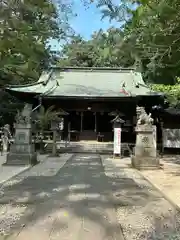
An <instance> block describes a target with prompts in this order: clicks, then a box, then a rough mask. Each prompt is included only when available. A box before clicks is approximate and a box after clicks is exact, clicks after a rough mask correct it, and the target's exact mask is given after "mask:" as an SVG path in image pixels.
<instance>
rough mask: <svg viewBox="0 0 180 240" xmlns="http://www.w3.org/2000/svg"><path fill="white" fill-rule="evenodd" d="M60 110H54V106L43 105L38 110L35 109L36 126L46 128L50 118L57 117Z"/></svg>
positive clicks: (41, 128)
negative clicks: (46, 106)
mask: <svg viewBox="0 0 180 240" xmlns="http://www.w3.org/2000/svg"><path fill="white" fill-rule="evenodd" d="M60 113H61V112H60V111H56V110H55V106H50V107H49V108H47V109H45V107H44V106H41V107H40V110H39V111H37V113H36V117H35V120H36V122H37V126H38V128H39V129H40V130H41V131H43V130H46V129H47V128H48V126H49V124H50V122H51V121H52V120H55V119H57V118H58V115H59V114H60Z"/></svg>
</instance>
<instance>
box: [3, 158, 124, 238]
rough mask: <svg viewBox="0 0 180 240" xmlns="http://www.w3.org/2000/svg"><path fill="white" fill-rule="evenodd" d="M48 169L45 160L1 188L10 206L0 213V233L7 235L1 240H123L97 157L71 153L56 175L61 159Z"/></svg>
mask: <svg viewBox="0 0 180 240" xmlns="http://www.w3.org/2000/svg"><path fill="white" fill-rule="evenodd" d="M51 161H53V159H51V160H50V162H51ZM50 165H51V167H52V166H53V167H54V169H49V171H48V168H49V165H48V163H47V162H44V164H43V166H41V168H40V169H39V167H38V166H37V168H36V169H34V170H33V169H32V170H31V171H29V173H28V174H27V172H26V173H23V174H22V176H19V178H18V179H17V178H15V179H14V181H16V182H14V184H12V185H11V184H10V183H9V184H8V183H7V184H6V185H5V187H4V189H3V191H4V200H3V201H4V202H8V201H10V203H11V204H6V206H5V205H4V206H3V208H2V210H0V215H2V218H1V219H0V228H1V229H2V235H4V236H5V235H6V236H7V235H9V236H8V238H4V239H3V240H5V239H8V240H9V239H11V240H14V239H16V240H32V239H37V240H41V239H42V240H50V239H51V240H60V239H64V240H65V239H67V240H92V239H97V240H112V239H113V240H115V239H118V240H124V239H123V235H122V232H121V228H120V225H119V224H118V221H117V214H116V211H115V206H114V204H113V202H112V201H111V199H110V198H109V196H110V195H111V192H112V188H113V185H112V184H113V183H112V181H111V180H110V179H109V178H108V177H107V176H106V175H105V173H104V168H103V166H102V162H101V159H100V156H99V155H97V154H96V155H93V154H88V155H87V154H75V155H73V157H72V158H70V159H68V160H67V162H66V163H65V165H64V166H63V167H62V168H61V169H60V170H59V171H58V170H57V167H58V166H59V167H61V162H60V161H58V160H55V159H54V162H53V164H50ZM39 174H40V177H39ZM24 177H25V178H24ZM21 178H22V179H21ZM40 193H45V194H46V193H48V194H49V195H50V197H48V196H42V198H40V197H39V194H40ZM22 197H26V198H24V199H23V204H22V203H21V204H20V203H19V202H20V199H22ZM1 198H2V199H3V196H2V197H1ZM2 199H0V200H1V201H2ZM39 200H41V201H39ZM18 203H19V204H18ZM3 212H4V215H3V214H2V213H3Z"/></svg>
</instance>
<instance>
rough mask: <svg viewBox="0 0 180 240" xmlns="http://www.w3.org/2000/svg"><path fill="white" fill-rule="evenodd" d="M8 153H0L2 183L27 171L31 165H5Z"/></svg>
mask: <svg viewBox="0 0 180 240" xmlns="http://www.w3.org/2000/svg"><path fill="white" fill-rule="evenodd" d="M5 162H6V155H5V154H4V155H0V184H2V183H3V182H5V181H7V180H8V179H10V178H12V177H13V176H15V175H17V174H19V173H21V172H23V171H25V170H26V169H28V168H29V167H30V166H4V165H3V164H4V163H5Z"/></svg>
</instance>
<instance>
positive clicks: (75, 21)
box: [50, 0, 120, 50]
mask: <svg viewBox="0 0 180 240" xmlns="http://www.w3.org/2000/svg"><path fill="white" fill-rule="evenodd" d="M73 12H74V13H77V16H76V17H73V18H72V19H70V25H71V27H72V28H73V29H74V31H75V32H76V33H77V34H80V35H81V36H82V37H83V38H85V39H90V37H91V35H92V34H93V32H94V31H98V30H99V29H100V28H102V29H103V30H107V29H108V28H110V27H112V26H113V27H120V23H117V22H113V21H112V22H111V23H110V22H109V20H108V19H107V18H106V19H103V20H101V17H102V14H101V12H100V9H98V8H97V7H96V5H95V4H90V5H89V6H88V7H85V6H84V5H83V3H82V0H76V1H75V3H74V7H73ZM50 44H51V48H52V50H57V49H59V48H60V46H61V44H60V43H58V42H56V41H54V40H52V41H51V43H50Z"/></svg>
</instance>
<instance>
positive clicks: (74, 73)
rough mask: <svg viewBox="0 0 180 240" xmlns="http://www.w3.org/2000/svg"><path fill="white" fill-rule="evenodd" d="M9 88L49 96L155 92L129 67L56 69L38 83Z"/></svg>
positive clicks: (92, 95)
mask: <svg viewBox="0 0 180 240" xmlns="http://www.w3.org/2000/svg"><path fill="white" fill-rule="evenodd" d="M7 90H10V91H16V92H19V93H20V92H22V93H35V94H38V95H39V94H42V96H47V97H133V96H134V97H135V96H144V95H154V94H155V92H153V91H151V90H150V89H149V88H148V86H147V85H145V83H144V81H143V79H142V76H141V74H140V73H139V72H135V71H133V70H129V69H108V68H104V69H103V68H101V69H90V68H67V69H59V68H55V69H52V70H51V71H49V72H43V73H42V75H41V77H40V79H39V80H38V82H36V83H34V84H30V85H24V86H10V87H8V88H7Z"/></svg>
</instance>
